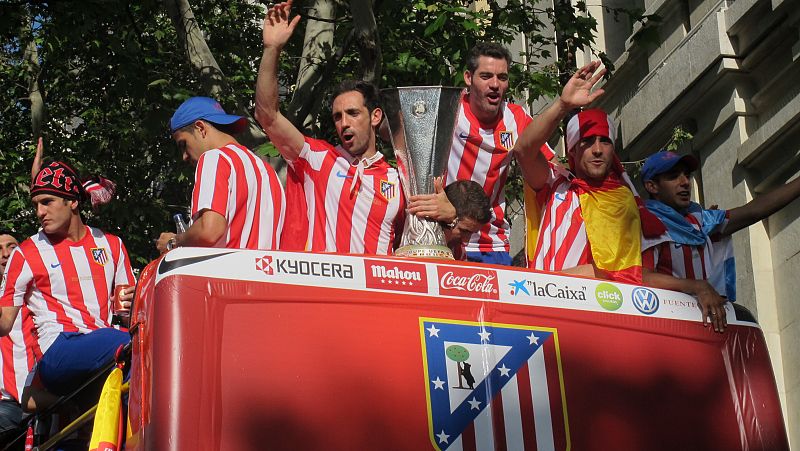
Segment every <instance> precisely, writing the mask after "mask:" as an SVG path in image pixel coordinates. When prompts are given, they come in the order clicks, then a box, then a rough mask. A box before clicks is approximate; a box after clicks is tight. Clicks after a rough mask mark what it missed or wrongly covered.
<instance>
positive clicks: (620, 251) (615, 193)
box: [524, 175, 642, 284]
mask: <svg viewBox="0 0 800 451" xmlns="http://www.w3.org/2000/svg"><path fill="white" fill-rule="evenodd" d="M626 182H627V181H626ZM572 183H573V188H572V189H574V190H575V191H576V192H577V194H578V196H579V199H580V204H581V213H582V215H583V220H584V223H585V225H586V236H587V239H588V240H589V245H590V247H591V251H592V259H593V260H594V264H595V266H596V267H597V268H598V269H599V270H601V271H603V272H605V273H606V274H607V275H608V278H609V279H611V280H618V281H620V282H628V283H636V284H639V283H641V280H642V254H641V251H642V249H641V246H642V244H641V235H640V234H641V230H642V227H641V222H640V219H639V208H638V205H637V202H636V199H635V197H634V194H633V192H632V191H631V189H630V188H629V187H628V186H627V184H626V183H621V182H620V180H619V179H618V178H617V177H616V176H615V175H611V176H609V177H608V178H607V179H606V181H605V182H604V183H603V184H602V185H600V186H594V185H589V184H587V183H586V182H585V181H583V180H580V179H573V180H572ZM524 186H525V221H526V225H527V237H526V245H527V256H528V261H529V262H533V261H534V260H535V252H536V243H537V241H538V238H539V233H540V230H539V227H540V224H541V217H542V208H543V205H544V202H543V199H541V197H540V196H537V193H536V192H535V191H533V189H531V188H530V187H529V186H528V185H527V184H524Z"/></svg>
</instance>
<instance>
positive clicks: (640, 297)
mask: <svg viewBox="0 0 800 451" xmlns="http://www.w3.org/2000/svg"><path fill="white" fill-rule="evenodd" d="M631 299H632V300H633V306H634V307H636V310H639V311H640V312H642V313H644V314H645V315H652V314H653V313H655V312H657V311H658V307H659V302H658V296H657V295H656V293H655V292H653V290H650V289H647V288H643V287H638V288H634V289H633V293H632V294H631Z"/></svg>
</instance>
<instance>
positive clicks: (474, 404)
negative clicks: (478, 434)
mask: <svg viewBox="0 0 800 451" xmlns="http://www.w3.org/2000/svg"><path fill="white" fill-rule="evenodd" d="M467 402H468V403H469V405H470V407H469V408H470V410H472V409H475V410H480V408H481V402H480V401H478V400H477V398H475V397H473V398H472V400H471V401H467Z"/></svg>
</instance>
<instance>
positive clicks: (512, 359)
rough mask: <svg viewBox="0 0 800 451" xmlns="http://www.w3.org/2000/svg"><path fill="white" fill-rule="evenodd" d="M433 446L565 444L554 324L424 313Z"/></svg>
mask: <svg viewBox="0 0 800 451" xmlns="http://www.w3.org/2000/svg"><path fill="white" fill-rule="evenodd" d="M420 334H421V338H422V349H423V363H424V368H425V384H426V394H427V399H428V429H429V433H430V438H431V441H432V443H433V446H434V448H435V449H438V450H446V449H450V450H467V449H525V450H541V449H552V450H564V449H567V448H568V443H569V439H568V437H569V428H568V425H567V410H566V400H565V399H564V387H563V377H562V373H561V362H560V356H559V352H558V335H557V333H556V330H555V329H551V328H544V327H531V326H519V325H510V324H493V323H476V322H468V321H453V320H446V319H435V318H420Z"/></svg>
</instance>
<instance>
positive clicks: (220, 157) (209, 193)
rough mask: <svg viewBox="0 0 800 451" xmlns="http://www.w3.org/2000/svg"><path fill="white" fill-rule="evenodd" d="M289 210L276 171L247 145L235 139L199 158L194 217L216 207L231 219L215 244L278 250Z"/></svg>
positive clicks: (193, 196)
mask: <svg viewBox="0 0 800 451" xmlns="http://www.w3.org/2000/svg"><path fill="white" fill-rule="evenodd" d="M285 209H286V197H285V194H284V192H283V187H282V186H281V182H280V180H278V175H277V174H275V170H274V169H272V167H271V166H270V165H268V164H266V163H264V160H262V159H261V158H259V157H258V156H257V155H256V154H254V153H253V152H251V151H250V150H248V149H247V148H246V147H244V146H242V145H240V144H236V143H231V144H228V145H227V146H224V147H222V148H219V149H212V150H209V151H206V152H204V153H203V155H201V156H200V159H199V160H198V161H197V170H196V171H195V183H194V191H193V192H192V219H197V217H198V216H199V214H200V213H201V212H202V211H203V210H212V211H215V212H217V213H219V214H221V215H222V216H223V217H224V218H225V220H226V221H227V223H228V227H227V230H226V231H225V235H223V236H222V238H220V240H219V242H217V244H216V245H215V246H214V247H227V248H236V249H278V246H279V245H280V235H281V231H282V229H283V216H284V211H285Z"/></svg>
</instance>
